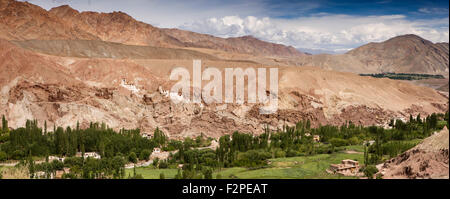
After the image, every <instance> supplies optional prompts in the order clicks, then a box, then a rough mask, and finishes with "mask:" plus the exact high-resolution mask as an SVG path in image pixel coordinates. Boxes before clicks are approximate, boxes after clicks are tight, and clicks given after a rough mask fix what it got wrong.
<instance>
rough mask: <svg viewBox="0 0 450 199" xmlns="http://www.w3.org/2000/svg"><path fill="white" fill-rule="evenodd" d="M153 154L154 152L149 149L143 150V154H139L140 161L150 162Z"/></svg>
mask: <svg viewBox="0 0 450 199" xmlns="http://www.w3.org/2000/svg"><path fill="white" fill-rule="evenodd" d="M151 154H152V152H151V151H150V150H148V149H143V150H142V151H141V153H140V154H139V159H140V160H145V161H148V160H149V159H150V155H151Z"/></svg>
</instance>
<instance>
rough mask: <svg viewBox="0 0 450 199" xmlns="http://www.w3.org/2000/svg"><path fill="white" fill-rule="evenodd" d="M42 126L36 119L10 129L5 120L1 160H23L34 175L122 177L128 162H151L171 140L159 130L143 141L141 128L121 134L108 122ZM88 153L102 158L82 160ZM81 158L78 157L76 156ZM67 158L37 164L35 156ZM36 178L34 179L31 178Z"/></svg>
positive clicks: (0, 135) (122, 130)
mask: <svg viewBox="0 0 450 199" xmlns="http://www.w3.org/2000/svg"><path fill="white" fill-rule="evenodd" d="M43 126H44V128H43V129H42V128H39V127H38V122H37V121H36V120H29V121H27V122H26V125H25V127H22V128H17V129H9V127H8V121H7V120H6V119H5V117H4V116H3V117H2V128H1V130H0V137H1V139H0V161H6V160H21V162H22V163H23V164H26V165H28V168H29V170H30V173H31V174H34V173H35V172H37V171H43V172H46V175H50V174H52V173H55V172H56V171H57V170H61V164H62V167H68V168H71V172H70V174H66V175H65V177H68V178H122V177H123V175H124V171H125V170H124V165H125V164H126V163H127V162H134V163H136V162H137V161H138V160H149V158H150V155H151V153H152V151H153V149H154V148H155V147H163V146H167V143H168V138H167V136H166V135H164V133H163V132H162V131H160V130H159V129H156V130H155V132H154V136H153V138H152V139H147V138H143V137H142V136H141V135H140V130H139V129H131V130H126V129H121V130H120V131H119V132H116V131H114V130H113V129H111V128H108V127H107V126H106V125H105V124H104V123H102V124H99V123H91V124H90V126H89V128H87V129H80V128H79V125H78V124H77V127H76V128H75V129H71V128H70V127H67V128H65V129H64V128H62V127H56V126H54V127H53V131H49V130H48V129H47V123H46V122H45V123H44V125H43ZM85 152H97V153H98V154H99V155H100V156H101V157H102V158H101V159H93V158H86V159H85V158H82V157H83V156H84V153H85ZM77 153H78V155H79V156H80V155H81V157H75V156H76V155H77ZM52 155H53V156H59V157H66V159H65V161H64V162H59V161H54V162H44V163H40V164H34V161H30V160H31V159H32V157H47V158H48V156H52ZM31 177H33V176H31Z"/></svg>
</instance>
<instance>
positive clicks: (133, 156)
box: [128, 152, 137, 163]
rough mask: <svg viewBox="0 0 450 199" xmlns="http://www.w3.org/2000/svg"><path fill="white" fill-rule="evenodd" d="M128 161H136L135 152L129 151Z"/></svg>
mask: <svg viewBox="0 0 450 199" xmlns="http://www.w3.org/2000/svg"><path fill="white" fill-rule="evenodd" d="M128 161H129V162H132V163H137V156H136V153H134V152H131V153H130V154H129V155H128Z"/></svg>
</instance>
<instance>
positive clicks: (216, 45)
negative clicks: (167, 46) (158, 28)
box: [163, 29, 304, 56]
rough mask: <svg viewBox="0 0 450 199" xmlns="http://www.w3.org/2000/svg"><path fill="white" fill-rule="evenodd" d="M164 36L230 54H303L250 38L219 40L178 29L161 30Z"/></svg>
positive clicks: (218, 38) (290, 48)
mask: <svg viewBox="0 0 450 199" xmlns="http://www.w3.org/2000/svg"><path fill="white" fill-rule="evenodd" d="M163 30H164V31H165V33H166V34H168V35H170V36H172V37H174V38H177V39H178V40H180V41H182V42H183V43H185V44H186V45H187V46H189V47H199V48H210V49H216V50H223V51H226V52H232V53H246V54H252V55H265V56H301V55H304V53H302V52H300V51H298V50H297V49H295V48H294V47H292V46H288V47H287V46H284V45H281V44H274V43H270V42H265V41H261V40H259V39H257V38H255V37H252V36H243V37H231V38H226V39H224V38H220V37H214V36H211V35H207V34H200V33H195V32H190V31H185V30H180V29H163Z"/></svg>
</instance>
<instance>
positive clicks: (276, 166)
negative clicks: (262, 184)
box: [126, 146, 364, 179]
mask: <svg viewBox="0 0 450 199" xmlns="http://www.w3.org/2000/svg"><path fill="white" fill-rule="evenodd" d="M361 149H362V146H361V147H359V146H347V149H346V150H355V151H360V150H361ZM344 159H352V160H357V161H359V163H360V164H363V161H364V154H347V153H343V152H338V153H333V154H319V155H311V156H300V157H290V158H276V159H270V161H271V164H270V165H269V166H268V167H267V168H262V169H247V168H241V167H234V168H226V169H222V170H221V171H216V172H214V174H213V176H214V178H215V177H216V176H217V174H220V175H221V176H222V179H229V178H240V179H317V178H327V179H330V178H354V177H346V176H342V175H337V174H336V175H335V174H328V173H327V172H326V169H327V168H329V166H330V164H337V163H340V162H341V160H344ZM126 172H127V173H126V175H127V176H128V174H130V175H131V176H132V175H133V169H127V170H126ZM136 173H137V174H141V175H142V176H143V177H144V178H145V179H159V175H160V173H164V175H165V177H166V179H172V178H174V177H175V175H176V174H177V169H153V168H150V167H148V168H136Z"/></svg>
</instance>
